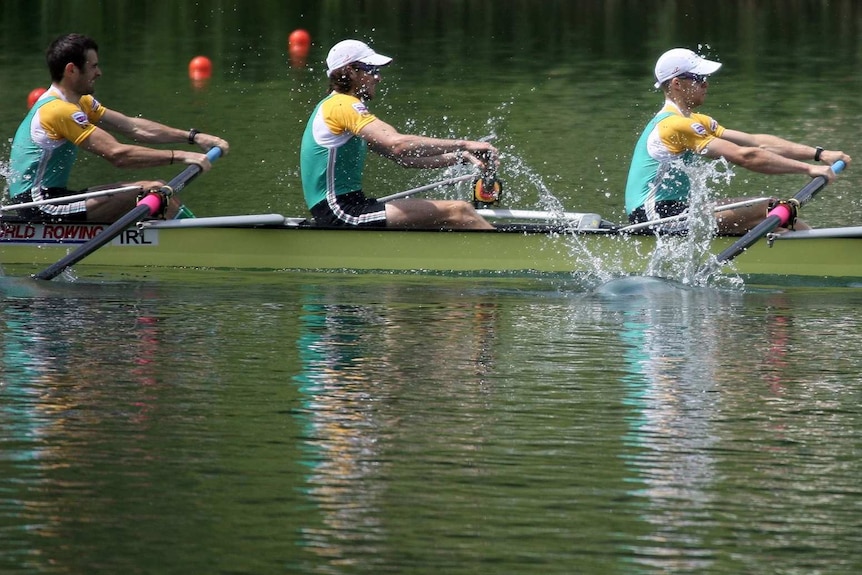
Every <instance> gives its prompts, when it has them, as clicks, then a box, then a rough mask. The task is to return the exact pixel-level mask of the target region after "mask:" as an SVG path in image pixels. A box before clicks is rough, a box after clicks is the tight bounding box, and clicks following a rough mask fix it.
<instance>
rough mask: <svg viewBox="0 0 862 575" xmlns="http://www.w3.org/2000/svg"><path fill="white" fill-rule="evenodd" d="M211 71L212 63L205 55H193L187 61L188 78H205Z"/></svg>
mask: <svg viewBox="0 0 862 575" xmlns="http://www.w3.org/2000/svg"><path fill="white" fill-rule="evenodd" d="M212 73H213V64H212V62H210V59H209V58H207V57H206V56H195V57H194V58H192V60H191V62H189V78H191V79H192V80H206V79H207V78H209V77H210V76H211V75H212Z"/></svg>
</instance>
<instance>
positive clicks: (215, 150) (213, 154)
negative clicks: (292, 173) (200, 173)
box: [207, 146, 844, 174]
mask: <svg viewBox="0 0 862 575" xmlns="http://www.w3.org/2000/svg"><path fill="white" fill-rule="evenodd" d="M221 154H222V151H221V148H219V147H218V146H213V147H212V148H210V150H209V152H207V159H208V160H209V161H210V162H215V161H216V160H218V159H219V157H221ZM839 163H840V164H842V167H841V168H839V169H838V170H839V171H841V170H842V169H843V164H844V162H842V161H841V160H838V161H837V162H835V165H838V164H839ZM832 169H833V170H834V169H835V166H833V167H832ZM835 173H836V174H837V173H838V172H835Z"/></svg>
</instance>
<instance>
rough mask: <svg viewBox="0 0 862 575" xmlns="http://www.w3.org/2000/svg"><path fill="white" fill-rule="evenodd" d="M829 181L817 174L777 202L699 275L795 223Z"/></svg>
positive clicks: (839, 163)
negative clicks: (800, 213) (803, 207)
mask: <svg viewBox="0 0 862 575" xmlns="http://www.w3.org/2000/svg"><path fill="white" fill-rule="evenodd" d="M844 166H845V164H844V162H843V161H842V160H838V161H837V162H835V163H834V164H832V171H833V172H834V173H836V174H838V173H840V172H841V171H842V170H844ZM827 183H828V180H827V179H826V178H825V177H824V176H817V177H816V178H814V179H812V180H811V181H810V182H808V184H807V185H806V186H805V187H804V188H802V189H801V190H799V191H798V192H796V195H795V196H793V198H792V199H790V200H788V201H786V202H780V203H778V204H776V205H775V206H774V207H773V208H772V209H771V210H769V213H768V214H767V215H766V219H765V220H763V221H762V222H760V223H759V224H757V225H756V226H755V227H753V228H752V229H751V230H749V232H748V233H747V234H745V235H744V236H742V237H741V238H739V240H737V241H736V242H734V243H733V244H732V245H731V246H730V247H728V248H727V249H725V250H724V251H723V252H721V253H720V254H718V255H717V256H715V259H714V260H712V261H711V262H709V263H708V264H706V265H705V266H703V267H702V268H701V269H700V271H699V272H698V275H699V276H700V277H705V276H706V275H708V274H711V273H712V272H714V271H715V270H717V269H718V268H719V267H721V266H722V265H723V264H725V263H727V262H729V261H730V260H732V259H733V258H735V257H736V256H738V255H739V254H741V253H742V252H744V251H745V250H747V249H748V248H750V247H751V246H752V245H754V244H755V243H756V242H757V241H758V240H759V239H761V238H762V237H764V236H765V235H766V234H768V233H769V232H771V231H772V230H774V229H775V228H777V227H781V226H787V225H788V224H791V223H793V221H794V220H795V219H796V210H797V209H799V208H800V207H802V206H804V205H805V204H807V203H808V202H809V201H811V199H812V198H814V196H816V195H817V193H818V192H819V191H820V190H822V189H823V188H824V187H825V186H826V184H827Z"/></svg>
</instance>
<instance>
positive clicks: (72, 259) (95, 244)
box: [32, 147, 222, 280]
mask: <svg viewBox="0 0 862 575" xmlns="http://www.w3.org/2000/svg"><path fill="white" fill-rule="evenodd" d="M221 153H222V150H221V148H219V147H214V148H210V150H209V151H208V152H207V158H208V159H209V161H210V162H214V161H215V160H216V159H217V158H218V157H219V156H221ZM202 171H203V169H202V168H201V167H200V166H199V165H197V164H192V165H190V166H188V167H187V168H186V169H185V170H183V171H182V172H181V173H180V174H179V175H177V176H176V177H175V178H174V179H172V180H171V181H169V182H168V183H167V184H165V185H164V186H162V187H161V188H159V189H158V190H156V191H155V192H151V193H148V194H146V195H145V196H144V197H143V198H141V199H140V200H139V201H138V204H137V205H136V206H135V207H134V208H133V209H132V210H131V211H129V212H128V213H126V215H124V216H123V217H121V218H120V219H118V220H117V221H116V222H114V223H113V224H111V225H110V226H108V227H107V228H105V229H104V230H102V231H101V232H100V233H99V234H98V235H97V236H96V237H94V238H93V239H92V240H90V241H88V242H87V243H85V244H83V245H81V247H79V248H78V249H76V250H75V251H73V252H72V253H70V254H68V255H67V256H66V257H64V258H63V259H61V260H59V261H58V262H56V263H54V264H52V265H50V266H48V267H47V268H45V269H44V270H42V271H41V272H39V273H37V274H34V275H33V276H32V277H33V278H34V279H39V280H52V279H54V278H55V277H57V276H58V275H60V274H61V273H63V270H65V269H66V268H68V267H70V266H73V265H75V264H76V263H78V262H79V261H81V260H82V259H84V258H85V257H87V256H88V255H90V254H91V253H93V252H94V251H96V250H97V249H99V248H100V247H102V246H104V245H105V244H107V243H108V242H110V241H111V240H113V239H114V238H115V237H117V236H118V235H120V234H121V233H123V230H125V229H126V228H128V227H129V226H131V225H132V224H136V223H138V222H139V221H141V220H142V219H144V218H146V217H147V216H153V215H156V214H157V213H159V212H160V211H161V210H162V205H163V204H162V202H167V201H168V199H169V198H170V197H171V196H172V195H173V194H176V193H179V192H180V190H182V189H183V188H185V187H186V185H187V184H188V183H189V182H191V181H192V180H193V179H195V177H197V175H198V174H200V173H201V172H202Z"/></svg>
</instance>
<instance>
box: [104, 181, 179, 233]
mask: <svg viewBox="0 0 862 575" xmlns="http://www.w3.org/2000/svg"><path fill="white" fill-rule="evenodd" d="M125 185H129V186H138V187H139V188H141V189H142V190H153V189H159V188H161V187H162V186H163V185H164V182H162V181H158V180H143V181H140V182H132V183H129V184H125ZM139 195H140V192H136V191H130V192H120V193H118V194H112V195H110V196H99V197H95V198H88V199H87V221H90V222H100V223H106V222H114V221H116V220H118V219H120V218H121V217H122V216H123V215H125V214H126V213H128V212H130V211H131V210H133V209H134V207H135V205H136V204H137V202H138V196H139ZM174 202H177V203H178V200H177V199H176V198H172V199H171V203H169V205H168V211H167V217H172V216H171V215H170V214H171V209H172V204H173V203H174ZM177 209H178V208H177V207H173V213H174V215H175V214H176V212H177Z"/></svg>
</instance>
